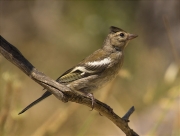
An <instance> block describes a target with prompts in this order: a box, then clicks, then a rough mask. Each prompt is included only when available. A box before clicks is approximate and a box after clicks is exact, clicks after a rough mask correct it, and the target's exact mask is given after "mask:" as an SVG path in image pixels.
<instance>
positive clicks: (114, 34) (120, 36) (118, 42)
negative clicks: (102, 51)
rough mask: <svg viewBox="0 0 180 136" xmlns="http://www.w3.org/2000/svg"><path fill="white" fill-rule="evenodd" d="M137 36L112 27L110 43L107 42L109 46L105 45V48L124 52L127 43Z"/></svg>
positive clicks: (109, 37) (109, 36)
mask: <svg viewBox="0 0 180 136" xmlns="http://www.w3.org/2000/svg"><path fill="white" fill-rule="evenodd" d="M137 36H138V35H136V34H130V33H128V32H126V31H124V30H122V29H120V28H118V27H115V26H111V27H110V33H109V35H108V37H107V40H108V41H106V42H108V43H109V44H105V46H106V45H107V46H112V47H111V48H114V49H116V50H123V49H124V47H125V46H126V45H127V43H128V42H129V41H130V40H132V39H134V38H136V37H137Z"/></svg>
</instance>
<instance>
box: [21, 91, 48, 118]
mask: <svg viewBox="0 0 180 136" xmlns="http://www.w3.org/2000/svg"><path fill="white" fill-rule="evenodd" d="M50 95H51V93H50V92H49V91H46V92H45V93H44V94H43V95H42V96H41V97H39V98H38V99H37V100H35V101H34V102H32V103H31V104H29V105H28V106H27V107H26V108H24V109H23V110H22V111H21V112H19V114H18V115H20V114H22V113H24V112H25V111H26V110H28V109H30V108H31V107H33V106H34V105H36V104H37V103H39V102H40V101H42V100H44V99H45V98H47V97H48V96H50Z"/></svg>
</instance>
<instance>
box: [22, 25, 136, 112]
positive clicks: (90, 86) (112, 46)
mask: <svg viewBox="0 0 180 136" xmlns="http://www.w3.org/2000/svg"><path fill="white" fill-rule="evenodd" d="M136 37H137V35H135V34H130V33H127V32H126V31H124V30H122V29H120V28H117V27H114V26H111V27H110V33H109V34H108V36H107V38H106V39H105V41H104V44H103V46H102V47H101V48H100V49H98V50H96V51H95V52H93V53H92V54H91V55H90V56H88V57H87V58H85V59H84V60H82V61H81V62H80V63H78V64H77V65H76V66H74V67H72V68H71V69H69V70H67V71H66V72H65V73H64V74H62V75H61V76H60V77H59V78H58V79H57V80H56V81H57V82H59V83H61V84H64V85H67V86H68V87H69V88H71V90H72V91H76V92H78V93H80V94H82V95H85V96H87V97H89V98H90V99H91V100H92V109H93V103H94V97H93V94H92V93H91V91H93V90H95V89H98V88H99V87H102V86H103V85H104V84H105V83H107V82H108V81H111V80H112V79H114V78H115V76H116V75H117V74H118V71H119V69H120V67H121V66H122V64H123V58H124V48H125V47H126V45H127V43H128V42H129V41H130V40H132V39H134V38H136ZM50 95H51V93H50V92H49V91H46V92H45V93H44V94H43V95H42V96H41V97H40V98H38V99H37V100H35V101H34V102H32V103H31V104H30V105H28V106H27V107H26V108H25V109H23V110H22V111H21V112H20V113H19V114H21V113H23V112H25V111H26V110H28V109H29V108H31V107H32V106H34V105H35V104H37V103H38V102H40V101H42V100H43V99H45V98H47V97H48V96H50Z"/></svg>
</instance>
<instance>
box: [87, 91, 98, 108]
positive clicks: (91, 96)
mask: <svg viewBox="0 0 180 136" xmlns="http://www.w3.org/2000/svg"><path fill="white" fill-rule="evenodd" d="M87 96H88V97H89V98H90V99H91V108H92V109H91V111H92V110H93V109H94V103H96V102H95V98H94V96H93V93H88V94H87Z"/></svg>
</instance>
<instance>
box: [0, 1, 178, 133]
mask: <svg viewBox="0 0 180 136" xmlns="http://www.w3.org/2000/svg"><path fill="white" fill-rule="evenodd" d="M179 9H180V1H178V0H171V1H170V0H169V1H163V0H162V1H160V0H159V1H155V0H154V1H133V0H131V1H63V0H62V1H1V2H0V20H1V21H0V34H1V35H2V36H3V37H4V38H5V39H6V40H8V41H9V42H10V43H12V44H13V45H15V46H16V47H17V48H18V49H19V50H20V51H21V52H22V54H23V55H24V56H25V57H26V58H27V59H28V60H29V61H30V62H31V63H32V64H33V65H34V66H35V67H37V68H38V69H39V70H40V71H43V72H44V73H45V74H46V75H48V76H50V77H52V78H54V79H56V78H57V77H58V76H59V75H61V74H62V73H63V72H64V71H66V70H67V69H69V68H71V67H72V66H74V65H75V64H76V63H78V62H79V61H80V60H82V59H83V58H85V57H86V56H88V55H89V54H91V53H92V52H93V51H94V50H96V49H98V48H99V47H101V45H102V44H103V40H104V39H105V38H106V35H107V33H108V29H109V26H111V25H114V26H117V27H120V28H122V29H124V30H126V31H128V32H131V33H135V34H138V35H139V37H138V38H137V39H135V40H133V41H131V42H130V44H129V46H128V47H127V48H126V51H125V60H124V65H123V68H122V69H121V71H120V73H119V76H118V77H117V78H116V80H114V81H113V82H112V83H111V84H109V85H107V86H106V87H104V88H103V89H101V90H98V91H97V92H94V96H95V97H96V98H97V99H100V100H102V101H103V102H105V103H107V104H108V105H110V106H111V107H112V108H113V109H114V111H115V112H116V113H118V114H119V115H120V116H123V115H124V114H125V112H126V111H127V110H128V109H129V108H130V107H131V106H132V105H134V106H135V108H136V111H135V113H134V114H133V115H132V116H131V118H130V120H131V122H130V126H131V128H132V129H134V130H135V131H136V132H137V133H138V134H140V135H143V136H162V135H163V136H178V135H180V130H179V128H180V119H179V115H180V74H179V67H180V58H179V57H180V55H179V54H180V46H179V43H180V38H179V35H180V12H179ZM178 55H179V56H178ZM41 90H42V87H40V86H39V85H37V84H36V83H35V82H33V81H32V80H31V79H29V78H28V77H27V76H25V74H23V73H22V72H21V71H20V70H19V69H17V68H16V67H15V66H14V65H13V64H11V63H9V62H8V61H7V60H6V59H5V58H3V57H2V56H1V55H0V135H2V136H24V135H32V136H45V135H46V136H51V135H53V136H56V135H63V136H64V135H65V136H83V135H86V136H92V135H94V136H99V135H114V136H116V135H124V134H123V133H122V132H121V130H119V129H118V128H117V127H116V126H115V125H114V124H113V123H111V122H110V121H109V120H108V119H106V118H105V117H103V116H100V115H99V113H97V112H96V111H92V112H91V111H90V109H89V108H88V107H85V106H82V105H78V104H76V103H70V102H69V103H67V104H64V103H62V102H60V101H59V100H57V99H56V98H55V97H53V96H51V97H50V98H47V99H46V100H44V101H43V102H41V103H39V104H38V105H36V106H35V107H33V108H32V109H30V110H28V111H27V112H26V113H24V114H22V115H19V116H18V115H17V114H18V112H19V111H20V110H21V109H22V108H24V107H25V106H27V105H28V104H29V103H30V102H32V101H33V100H35V99H36V98H38V97H39V96H40V95H41V94H42V93H43V91H41Z"/></svg>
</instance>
